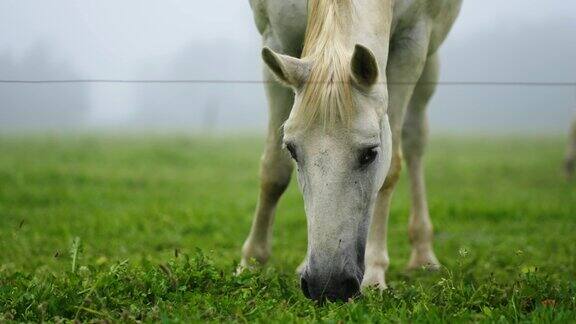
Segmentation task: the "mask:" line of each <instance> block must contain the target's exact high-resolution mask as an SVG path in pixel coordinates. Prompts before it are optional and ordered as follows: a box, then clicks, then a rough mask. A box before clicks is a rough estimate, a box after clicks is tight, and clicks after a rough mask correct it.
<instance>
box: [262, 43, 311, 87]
mask: <svg viewBox="0 0 576 324" xmlns="http://www.w3.org/2000/svg"><path fill="white" fill-rule="evenodd" d="M262 59H263V60H264V63H266V65H267V66H268V68H269V69H270V71H271V72H272V74H274V76H275V77H276V79H278V81H280V82H281V83H283V84H284V85H287V86H290V87H293V88H300V87H301V86H302V85H303V84H304V83H305V82H306V80H307V79H308V76H309V74H310V67H309V64H308V63H306V62H304V61H302V60H300V59H297V58H294V57H291V56H288V55H282V54H278V53H275V52H274V51H272V50H271V49H270V48H268V47H264V49H262Z"/></svg>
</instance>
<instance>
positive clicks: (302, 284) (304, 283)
mask: <svg viewBox="0 0 576 324" xmlns="http://www.w3.org/2000/svg"><path fill="white" fill-rule="evenodd" d="M300 288H302V292H303V293H304V296H305V297H306V298H308V299H312V296H311V295H310V290H309V288H308V282H307V281H306V279H304V277H300Z"/></svg>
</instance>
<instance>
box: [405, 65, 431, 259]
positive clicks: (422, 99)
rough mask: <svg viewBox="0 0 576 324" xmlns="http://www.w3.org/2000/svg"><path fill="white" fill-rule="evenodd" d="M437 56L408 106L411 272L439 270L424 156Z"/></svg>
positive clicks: (426, 70) (406, 126)
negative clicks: (425, 269)
mask: <svg viewBox="0 0 576 324" xmlns="http://www.w3.org/2000/svg"><path fill="white" fill-rule="evenodd" d="M438 65H439V64H438V57H437V55H433V56H431V57H429V58H428V61H427V63H426V67H425V68H424V71H423V72H422V76H421V77H420V81H419V82H418V85H416V89H414V94H413V95H412V100H411V101H410V104H409V105H408V108H407V111H406V116H405V118H404V126H403V131H402V149H403V152H404V157H405V159H406V165H407V166H408V175H409V176H410V193H411V198H412V206H411V212H410V223H409V227H408V236H409V238H410V243H411V244H412V254H411V256H410V261H409V262H408V269H419V268H422V267H425V268H428V269H437V268H439V267H440V263H439V262H438V259H437V258H436V255H435V254H434V250H433V247H432V240H433V230H432V221H431V220H430V213H429V211H428V200H427V197H426V183H425V179H424V165H423V156H424V151H425V147H426V142H427V137H428V125H427V115H426V108H427V106H428V102H429V101H430V99H431V98H432V95H433V94H434V91H435V89H436V82H437V81H438V74H439V72H438Z"/></svg>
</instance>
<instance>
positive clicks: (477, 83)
mask: <svg viewBox="0 0 576 324" xmlns="http://www.w3.org/2000/svg"><path fill="white" fill-rule="evenodd" d="M272 82H275V81H266V80H219V79H176V80H165V79H142V80H136V79H62V80H16V79H11V80H1V79H0V84H74V83H76V84H82V83H86V84H99V83H100V84H106V83H108V84H266V83H272ZM382 84H388V85H415V84H427V85H428V84H430V85H444V86H519V87H576V82H525V81H439V82H426V83H422V82H394V81H389V82H382Z"/></svg>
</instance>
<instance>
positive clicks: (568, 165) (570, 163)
mask: <svg viewBox="0 0 576 324" xmlns="http://www.w3.org/2000/svg"><path fill="white" fill-rule="evenodd" d="M564 167H565V171H566V177H567V178H568V179H570V178H572V177H573V176H574V169H575V168H576V119H574V121H573V122H572V128H571V130H570V137H569V138H568V149H567V152H566V161H565V163H564Z"/></svg>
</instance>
